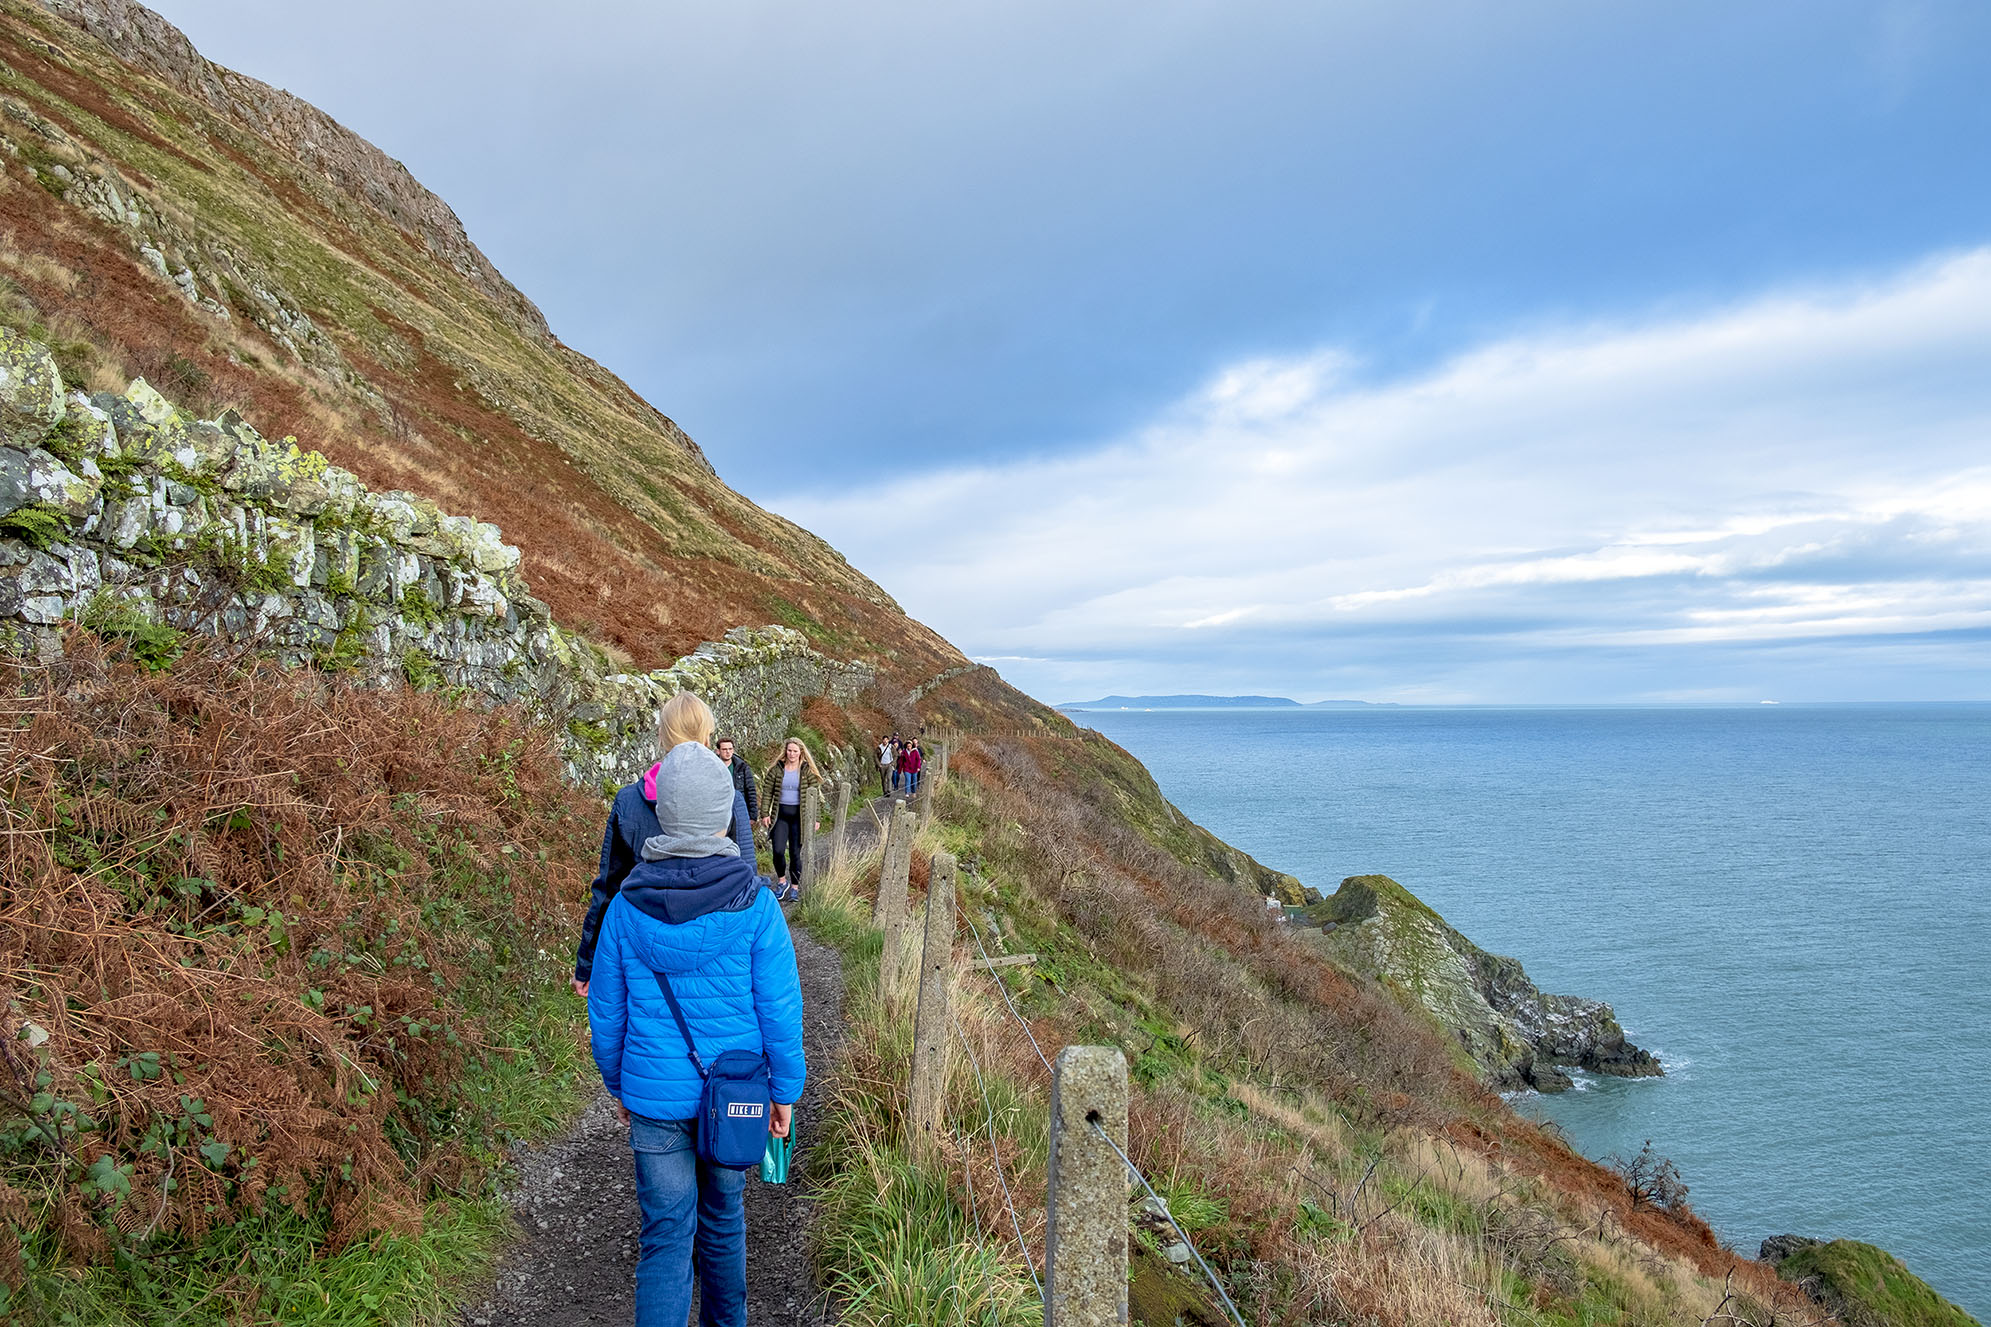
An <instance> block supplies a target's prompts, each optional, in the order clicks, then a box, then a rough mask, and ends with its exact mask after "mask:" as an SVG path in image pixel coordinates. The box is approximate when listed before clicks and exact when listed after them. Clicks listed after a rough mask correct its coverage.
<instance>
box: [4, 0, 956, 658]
mask: <svg viewBox="0 0 1991 1327" xmlns="http://www.w3.org/2000/svg"><path fill="white" fill-rule="evenodd" d="M51 10H53V12H51ZM120 57H123V58H120ZM0 152H4V154H5V163H4V164H5V171H4V174H0V238H4V245H3V246H0V312H3V313H5V314H6V315H8V318H7V320H8V321H10V322H14V323H16V324H17V325H20V324H25V325H28V326H29V327H30V328H31V330H33V331H34V333H35V334H36V335H37V339H47V340H52V341H53V342H54V343H55V344H56V345H57V346H58V347H59V348H60V358H61V360H62V367H63V370H64V373H63V376H64V378H65V379H67V380H69V381H71V382H76V383H82V384H84V385H85V386H86V387H89V388H90V389H92V390H95V389H102V388H111V389H115V390H122V389H123V388H124V386H125V384H126V383H127V382H128V381H129V380H130V379H131V378H132V377H133V376H135V375H143V376H145V377H146V378H148V380H150V381H152V382H153V383H154V384H155V385H156V386H158V387H159V388H160V389H161V390H162V391H164V392H165V393H166V394H167V395H168V396H170V397H172V398H173V399H174V400H176V401H179V402H181V403H182V404H185V405H187V406H188V407H189V408H190V409H193V410H195V411H196V412H197V413H200V414H202V415H203V416H205V415H209V414H213V413H216V412H218V410H219V409H220V408H221V407H223V406H231V405H232V406H236V407H239V408H240V409H241V411H242V413H243V414H244V415H245V416H247V417H249V418H251V419H254V420H255V421H256V422H257V424H258V426H259V427H261V428H262V429H263V431H264V432H265V433H266V434H267V435H269V436H271V437H281V436H284V435H286V434H290V435H295V436H296V437H297V438H298V439H299V440H300V442H301V443H302V444H303V445H304V446H305V447H307V448H312V449H316V450H318V451H320V452H322V453H324V454H325V455H326V456H327V457H328V458H329V459H330V460H332V461H333V462H334V463H335V464H338V465H341V466H344V467H346V468H347V469H350V470H352V471H353V472H354V473H355V474H357V475H358V476H359V477H360V478H361V480H362V481H363V482H365V483H366V484H367V485H369V486H370V487H373V488H375V489H381V490H385V489H395V488H402V489H408V490H411V491H414V492H418V493H420V494H422V495H424V496H426V497H429V498H432V499H434V500H435V501H437V502H438V503H440V504H441V505H442V506H444V507H445V508H447V509H449V510H454V511H474V512H477V513H478V514H479V517H480V519H483V520H488V521H492V522H495V523H496V524H498V525H499V526H501V527H502V528H503V529H504V531H505V534H506V536H507V538H508V539H509V540H510V541H511V542H513V543H515V544H517V545H518V546H519V547H520V548H521V549H522V550H523V551H524V553H525V561H524V574H525V577H526V579H527V580H528V581H529V582H530V583H531V584H532V586H533V587H534V591H535V593H536V594H537V595H538V596H539V597H540V598H542V599H544V600H545V601H546V602H547V603H548V604H549V605H550V606H551V607H552V609H553V612H554V615H555V618H556V619H557V620H558V621H560V622H561V623H562V624H564V625H567V626H570V627H573V628H576V629H578V630H581V631H584V632H586V633H588V634H590V635H592V636H594V637H595V638H596V639H598V640H599V641H600V642H601V643H602V644H604V645H606V646H608V647H610V648H611V649H612V650H615V651H620V652H621V653H623V654H626V655H627V656H628V657H630V658H631V659H633V660H634V661H635V662H636V663H638V664H640V665H643V666H645V667H652V666H660V665H663V664H667V663H669V662H670V661H671V660H672V659H675V658H676V657H678V656H680V655H682V654H685V653H688V652H689V651H690V650H691V649H692V648H693V647H695V646H696V645H697V644H698V643H699V642H700V641H703V640H714V639H717V638H718V637H719V636H720V635H721V634H722V633H723V631H724V629H725V628H726V627H729V626H736V625H739V624H741V623H743V622H756V623H761V622H781V623H785V624H786V625H789V626H793V627H796V628H798V629H800V630H802V631H803V632H805V633H807V634H808V635H809V636H810V637H811V638H812V640H813V641H814V642H815V643H816V644H817V645H818V646H820V647H821V648H823V649H824V650H826V651H828V652H830V653H833V654H837V655H839V656H842V657H851V656H855V655H865V656H873V657H876V658H878V659H880V660H881V661H882V662H883V663H884V664H885V665H886V668H887V672H888V675H889V676H891V677H892V678H893V679H894V680H895V681H897V682H898V684H899V685H901V686H902V687H905V688H910V687H913V686H915V685H917V684H918V683H919V682H921V681H923V680H924V679H926V678H928V677H931V676H933V675H934V674H936V673H939V672H941V671H943V670H944V669H946V668H949V667H953V666H957V665H959V664H961V663H962V662H964V661H963V660H962V659H961V657H960V655H959V654H958V653H957V652H956V651H955V650H954V649H953V648H952V647H950V646H948V645H947V644H946V643H945V642H944V641H942V640H941V639H940V638H939V637H937V636H935V635H934V634H933V633H932V632H930V631H928V630H926V629H925V628H923V627H921V626H919V624H917V623H915V622H913V621H911V620H910V619H908V618H907V617H905V616H904V615H903V614H902V613H900V612H899V611H898V609H897V607H896V605H894V604H893V603H892V601H891V599H890V598H889V597H888V596H887V595H885V594H884V592H883V591H881V590H880V589H878V587H877V586H875V585H873V584H872V583H871V582H870V581H869V580H867V579H866V578H865V577H863V576H862V575H860V574H859V573H857V572H856V571H854V570H853V569H852V568H851V567H850V566H849V565H848V564H847V563H846V562H845V561H844V560H843V558H842V557H841V556H840V555H838V554H837V553H836V552H835V550H833V549H831V548H830V547H829V546H828V545H827V544H825V543H823V542H822V541H821V540H820V539H817V538H816V537H815V536H813V535H811V534H809V533H808V532H807V531H804V530H801V529H799V528H797V527H796V526H794V525H792V524H790V523H789V522H787V521H784V520H782V519H781V518H779V517H777V516H774V515H771V514H770V513H768V512H765V511H763V510H761V509H760V508H759V507H756V506H755V505H754V504H753V503H751V502H749V501H747V500H746V499H744V498H742V497H741V496H740V495H739V494H737V493H735V492H733V491H732V490H731V489H729V488H727V487H726V486H725V485H724V484H723V483H721V482H719V480H718V478H717V477H716V476H715V475H714V474H713V472H712V469H711V467H710V465H709V464H708V463H707V462H706V460H705V458H704V456H703V454H702V453H701V452H700V451H699V450H698V448H697V446H696V445H695V444H694V443H693V442H692V441H691V440H690V439H689V438H688V437H686V436H685V434H684V433H683V431H682V430H680V429H679V428H678V427H677V426H676V425H675V424H673V423H672V422H671V421H670V420H669V419H667V418H665V417H664V416H663V415H662V414H660V413H659V412H658V411H657V410H656V409H655V408H654V407H652V406H651V405H649V404H648V403H647V402H645V401H643V400H642V399H641V398H640V397H638V396H637V395H636V394H635V393H634V392H632V391H630V390H629V388H628V386H627V385H626V384H624V383H623V382H622V381H621V380H620V379H618V378H616V377H615V376H614V375H613V374H612V373H610V372H608V371H607V370H606V369H604V368H602V367H601V366H600V365H599V364H596V363H594V362H593V361H592V360H589V359H587V358H586V357H585V356H582V355H579V354H577V353H575V352H574V351H572V350H570V349H568V348H567V347H566V346H564V345H562V344H561V343H560V342H559V340H558V339H557V338H556V337H554V336H553V335H552V334H551V333H550V332H548V331H547V329H546V327H545V324H544V321H543V319H541V317H540V315H539V313H538V311H537V310H536V309H535V308H533V306H532V304H531V303H530V302H529V301H528V300H526V299H525V297H524V296H522V295H520V294H519V293H518V292H517V291H516V290H514V289H513V288H512V287H511V286H510V285H509V284H507V283H506V282H505V281H504V279H503V278H502V277H501V276H499V275H498V274H497V272H496V271H495V270H493V269H492V268H491V266H490V264H489V263H488V261H486V260H485V259H484V258H483V255H482V254H480V253H478V252H477V250H476V248H475V246H474V245H472V244H471V243H470V242H469V240H468V239H467V238H466V237H465V236H464V235H463V232H462V227H461V225H460V223H458V222H457V221H456V218H455V217H454V215H453V214H451V213H450V212H449V209H448V208H447V206H445V205H444V204H443V203H442V202H441V201H440V200H439V199H436V198H435V197H434V196H433V195H431V194H429V193H428V191H427V190H425V189H423V188H422V187H421V186H420V185H419V184H417V183H416V182H415V181H414V180H413V179H412V178H411V177H409V176H408V175H407V173H406V172H405V171H404V170H403V169H402V168H401V167H400V165H399V164H398V163H396V162H393V161H392V160H390V159H389V158H387V157H386V156H385V155H384V154H382V153H380V152H379V151H378V150H376V149H374V148H372V147H371V146H370V145H368V144H366V143H364V142H363V141H362V140H360V139H358V138H356V137H354V136H353V135H351V134H350V133H348V132H347V131H346V130H344V129H343V128H341V127H339V126H338V125H337V124H336V123H335V122H333V121H332V120H330V119H329V117H325V116H323V115H322V114H321V113H319V112H317V111H316V110H314V109H313V108H311V107H309V106H306V105H305V104H304V103H301V102H298V101H296V100H295V99H293V98H290V97H289V96H288V95H287V94H284V93H280V92H277V91H276V90H274V89H272V88H269V87H267V86H265V85H263V84H260V83H257V82H255V81H254V80H252V79H248V78H245V77H243V76H241V75H238V74H235V73H232V72H230V71H227V70H223V69H220V68H218V67H216V66H213V65H210V64H208V63H207V62H206V61H205V60H202V59H201V58H200V56H199V55H198V54H197V53H195V52H194V51H193V49H192V47H191V46H189V45H187V44H186V40H185V38H184V37H182V36H181V35H180V34H179V33H178V32H177V31H175V30H174V29H172V28H171V27H170V25H167V24H165V23H164V22H163V21H162V20H160V19H159V18H158V17H157V16H156V15H153V14H151V13H150V12H149V11H146V10H144V9H142V8H139V7H138V6H136V5H130V4H127V3H123V0H61V3H57V4H54V5H52V7H51V8H44V7H42V6H40V5H36V4H34V3H30V2H29V0H0ZM182 274H184V275H182Z"/></svg>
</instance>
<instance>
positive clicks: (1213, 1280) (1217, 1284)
mask: <svg viewBox="0 0 1991 1327" xmlns="http://www.w3.org/2000/svg"><path fill="white" fill-rule="evenodd" d="M1086 1123H1087V1124H1089V1125H1091V1126H1092V1131H1093V1132H1094V1133H1096V1134H1098V1135H1099V1136H1100V1137H1101V1138H1102V1139H1104V1140H1105V1142H1106V1145H1107V1146H1108V1147H1110V1148H1112V1149H1113V1155H1115V1156H1117V1157H1119V1158H1120V1164H1121V1165H1123V1166H1125V1167H1126V1168H1127V1173H1128V1174H1129V1175H1132V1176H1133V1177H1134V1178H1135V1179H1136V1180H1137V1181H1139V1182H1140V1186H1141V1187H1142V1188H1143V1189H1146V1190H1147V1191H1148V1197H1150V1198H1152V1199H1154V1200H1155V1205H1156V1206H1157V1207H1159V1208H1160V1209H1161V1214H1162V1215H1163V1216H1164V1217H1166V1218H1168V1224H1169V1225H1170V1226H1171V1227H1173V1228H1174V1230H1175V1237H1176V1238H1177V1239H1179V1240H1181V1241H1182V1246H1183V1247H1184V1248H1186V1249H1188V1250H1189V1256H1190V1257H1192V1258H1194V1259H1195V1260H1196V1265H1197V1266H1198V1267H1200V1268H1202V1269H1203V1275H1204V1277H1205V1278H1207V1279H1208V1280H1209V1282H1210V1288H1211V1289H1213V1290H1215V1291H1216V1292H1217V1295H1218V1297H1219V1298H1221V1299H1222V1300H1223V1301H1224V1307H1225V1308H1227V1309H1229V1310H1230V1311H1231V1321H1233V1322H1235V1323H1236V1324H1237V1327H1245V1322H1244V1315H1243V1314H1242V1313H1239V1312H1238V1311H1237V1305H1235V1304H1233V1303H1231V1297H1230V1293H1229V1292H1228V1291H1226V1290H1225V1289H1224V1283H1223V1282H1222V1281H1220V1280H1218V1279H1217V1274H1216V1273H1215V1272H1213V1271H1211V1270H1210V1264H1209V1263H1207V1262H1204V1261H1203V1255H1202V1254H1201V1253H1200V1252H1198V1251H1197V1249H1196V1241H1194V1240H1192V1239H1190V1238H1189V1232H1188V1231H1186V1230H1184V1229H1183V1228H1182V1223H1181V1222H1179V1221H1177V1220H1176V1219H1175V1213H1173V1212H1171V1211H1169V1210H1168V1200H1167V1199H1166V1198H1164V1197H1162V1196H1161V1195H1160V1194H1158V1193H1156V1192H1155V1188H1154V1185H1152V1184H1149V1183H1148V1177H1147V1176H1145V1175H1143V1174H1141V1168H1140V1167H1139V1166H1136V1165H1135V1164H1134V1163H1133V1162H1132V1161H1130V1160H1128V1159H1127V1154H1126V1153H1125V1152H1123V1151H1121V1150H1120V1144H1118V1143H1116V1142H1114V1141H1113V1135H1112V1134H1109V1133H1107V1132H1106V1130H1104V1129H1102V1128H1100V1127H1099V1121H1098V1120H1087V1121H1086Z"/></svg>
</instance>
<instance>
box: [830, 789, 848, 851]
mask: <svg viewBox="0 0 1991 1327" xmlns="http://www.w3.org/2000/svg"><path fill="white" fill-rule="evenodd" d="M849 831H850V780H849V779H838V780H837V785H836V826H835V828H833V829H832V830H830V861H831V862H832V863H841V862H842V861H843V856H844V838H845V836H846V835H847V834H848V833H849Z"/></svg>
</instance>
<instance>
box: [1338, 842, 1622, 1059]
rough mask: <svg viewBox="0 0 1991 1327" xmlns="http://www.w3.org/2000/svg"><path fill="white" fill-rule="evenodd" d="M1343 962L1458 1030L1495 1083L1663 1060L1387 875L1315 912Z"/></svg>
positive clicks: (1356, 881) (1350, 888) (1364, 879)
mask: <svg viewBox="0 0 1991 1327" xmlns="http://www.w3.org/2000/svg"><path fill="white" fill-rule="evenodd" d="M1307 916H1308V917H1310V918H1312V919H1313V920H1315V921H1317V922H1320V923H1323V924H1324V925H1325V928H1326V929H1325V931H1324V934H1323V943H1324V944H1325V945H1326V946H1327V949H1328V952H1329V953H1330V954H1331V955H1332V956H1333V957H1334V958H1335V959H1336V960H1337V961H1339V962H1341V963H1342V964H1344V965H1345V966H1347V967H1350V968H1353V969H1355V970H1356V971H1358V972H1362V973H1365V974H1367V975H1369V976H1373V977H1375V978H1376V979H1378V980H1380V981H1382V982H1383V983H1384V984H1386V985H1388V986H1389V987H1391V988H1392V989H1394V990H1396V991H1397V992H1399V993H1400V994H1401V995H1403V996H1404V997H1405V998H1407V999H1409V1000H1412V1001H1414V1002H1415V1003H1416V1004H1418V1005H1420V1006H1421V1007H1423V1008H1424V1009H1425V1010H1426V1011H1428V1012H1429V1013H1430V1014H1431V1016H1432V1017H1433V1018H1435V1019H1437V1020H1438V1022H1439V1023H1441V1024H1443V1025H1444V1026H1445V1027H1446V1028H1447V1029H1449V1030H1450V1031H1452V1032H1453V1033H1454V1034H1455V1035H1456V1036H1457V1037H1458V1039H1459V1042H1460V1044H1461V1045H1462V1046H1463V1047H1464V1048H1465V1051H1466V1054H1467V1055H1469V1056H1471V1057H1472V1060H1473V1062H1474V1063H1475V1064H1477V1065H1478V1066H1479V1067H1480V1071H1481V1073H1482V1074H1483V1075H1484V1077H1485V1078H1486V1081H1487V1082H1488V1083H1489V1084H1491V1085H1492V1086H1494V1087H1497V1088H1502V1089H1512V1088H1522V1087H1531V1088H1534V1089H1535V1090H1536V1091H1539V1092H1560V1091H1563V1090H1564V1089H1566V1088H1568V1087H1569V1086H1570V1078H1569V1075H1568V1074H1567V1073H1565V1072H1563V1070H1564V1068H1567V1067H1571V1066H1574V1067H1577V1068H1582V1069H1588V1070H1590V1071H1591V1072H1593V1073H1600V1074H1612V1075H1616V1076H1618V1077H1621V1078H1649V1077H1654V1076H1657V1075H1658V1074H1659V1073H1660V1072H1661V1070H1660V1067H1659V1061H1658V1060H1656V1059H1654V1058H1653V1056H1652V1055H1651V1054H1650V1053H1649V1052H1647V1051H1642V1050H1640V1049H1639V1048H1638V1047H1636V1046H1634V1045H1632V1044H1631V1043H1630V1042H1628V1041H1626V1040H1625V1030H1624V1029H1623V1028H1621V1027H1619V1026H1618V1020H1617V1017H1616V1016H1615V1015H1614V1014H1613V1013H1612V1012H1611V1006H1609V1005H1608V1004H1605V1003H1603V1002H1602V1001H1600V1000H1584V999H1579V998H1577V997H1575V996H1569V995H1547V994H1544V993H1543V992H1542V991H1540V990H1539V989H1537V988H1536V986H1535V984H1534V983H1533V982H1532V981H1529V980H1528V974H1527V973H1526V972H1524V971H1522V969H1521V965H1520V963H1519V962H1517V961H1516V960H1514V959H1511V958H1503V957H1501V956H1500V955H1498V954H1489V953H1487V952H1486V951H1485V950H1484V949H1481V948H1480V947H1479V946H1478V945H1476V944H1474V943H1473V942H1472V941H1470V940H1468V939H1466V937H1465V936H1463V935H1461V934H1459V933H1458V932H1457V931H1456V930H1454V929H1452V927H1450V926H1449V925H1447V924H1446V922H1445V919H1444V918H1443V917H1440V916H1439V915H1438V914H1437V913H1436V912H1434V911H1432V910H1431V909H1430V908H1429V907H1427V906H1426V905H1425V904H1424V903H1423V902H1422V901H1420V900H1419V899H1418V898H1417V897H1416V896H1415V895H1414V894H1412V893H1411V892H1410V891H1409V890H1407V889H1405V888H1404V887H1403V886H1402V885H1399V884H1398V883H1397V882H1396V881H1394V880H1392V879H1390V878H1389V877H1388V876H1384V875H1358V876H1350V877H1349V878H1348V879H1346V880H1343V881H1342V882H1341V888H1340V889H1338V890H1336V891H1335V892H1334V894H1333V895H1332V896H1331V897H1329V898H1328V899H1327V901H1326V902H1324V903H1321V904H1319V905H1318V906H1316V907H1313V908H1310V909H1308V911H1307Z"/></svg>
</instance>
